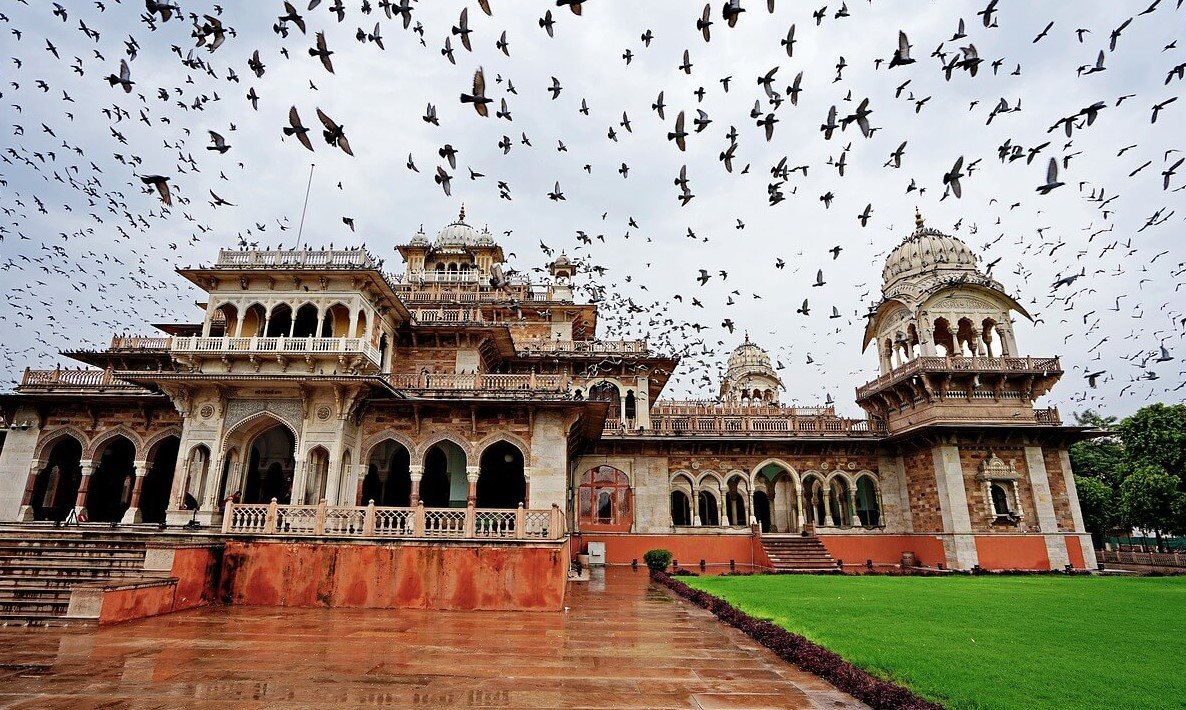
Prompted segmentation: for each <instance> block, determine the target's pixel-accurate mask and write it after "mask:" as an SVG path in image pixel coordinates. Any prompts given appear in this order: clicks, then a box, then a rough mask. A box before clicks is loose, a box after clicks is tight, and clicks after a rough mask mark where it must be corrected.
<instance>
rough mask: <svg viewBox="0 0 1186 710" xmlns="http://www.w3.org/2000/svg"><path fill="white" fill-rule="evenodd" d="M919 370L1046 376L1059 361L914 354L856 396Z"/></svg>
mask: <svg viewBox="0 0 1186 710" xmlns="http://www.w3.org/2000/svg"><path fill="white" fill-rule="evenodd" d="M920 372H952V373H956V372H965V373H975V372H1004V373H1014V374H1029V373H1032V374H1042V375H1048V374H1054V373H1060V374H1061V373H1062V364H1061V363H1060V362H1059V360H1058V358H1056V357H963V356H947V357H916V358H914V359H913V360H911V361H909V362H907V363H904V364H902V365H899V366H898V367H895V368H894V369H892V370H890V371H889V372H887V373H885V374H884V375H881V376H880V377H878V378H877V379H875V380H872V381H870V382H867V383H865V384H864V385H861V386H860V387H858V388H857V399H864V398H865V397H867V396H868V395H870V394H872V393H873V392H876V391H877V390H879V389H881V388H882V387H885V386H886V385H889V384H890V383H892V382H896V381H898V380H900V379H902V378H905V377H909V376H910V375H914V374H918V373H920Z"/></svg>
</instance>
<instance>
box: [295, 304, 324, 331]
mask: <svg viewBox="0 0 1186 710" xmlns="http://www.w3.org/2000/svg"><path fill="white" fill-rule="evenodd" d="M319 325H320V324H319V323H318V322H317V307H316V306H314V305H313V304H312V303H306V304H305V305H303V306H301V307H300V308H298V309H297V312H296V320H295V322H294V323H293V324H292V337H294V338H309V337H312V336H315V335H317V330H318V326H319Z"/></svg>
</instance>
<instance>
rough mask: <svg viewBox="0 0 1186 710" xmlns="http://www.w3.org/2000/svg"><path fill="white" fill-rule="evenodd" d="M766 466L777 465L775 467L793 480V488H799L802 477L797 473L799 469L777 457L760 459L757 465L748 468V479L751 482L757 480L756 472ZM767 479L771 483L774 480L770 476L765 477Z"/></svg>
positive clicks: (759, 471)
mask: <svg viewBox="0 0 1186 710" xmlns="http://www.w3.org/2000/svg"><path fill="white" fill-rule="evenodd" d="M767 466H777V467H779V468H781V469H782V472H783V473H784V474H785V475H786V476H788V477H789V478H790V479H791V480H792V481H794V483H795V488H796V489H799V488H801V485H800V484H801V483H802V479H801V477H800V475H799V471H798V470H797V469H796V468H795V467H794V466H792V465H791V464H789V463H787V462H786V461H783V460H782V459H779V458H769V459H766V460H765V461H762V462H761V463H759V464H758V465H757V466H754V467H753V468H752V469H750V474H749V480H750V483H751V484H752V483H754V481H756V480H757V478H758V474H759V473H761V472H762V469H764V468H766V467H767ZM767 480H769V481H770V482H771V483H773V482H774V480H773V479H772V478H767Z"/></svg>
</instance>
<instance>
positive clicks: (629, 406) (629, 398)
mask: <svg viewBox="0 0 1186 710" xmlns="http://www.w3.org/2000/svg"><path fill="white" fill-rule="evenodd" d="M626 418H627V419H633V418H634V390H629V391H627V392H626Z"/></svg>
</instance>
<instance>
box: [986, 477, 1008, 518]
mask: <svg viewBox="0 0 1186 710" xmlns="http://www.w3.org/2000/svg"><path fill="white" fill-rule="evenodd" d="M991 491H992V512H993V514H994V515H996V516H997V517H1009V516H1011V515H1013V511H1012V510H1011V509H1010V508H1009V493H1008V491H1006V490H1005V487H1004V486H1003V485H1001V484H1000V483H994V484H992V488H991Z"/></svg>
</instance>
